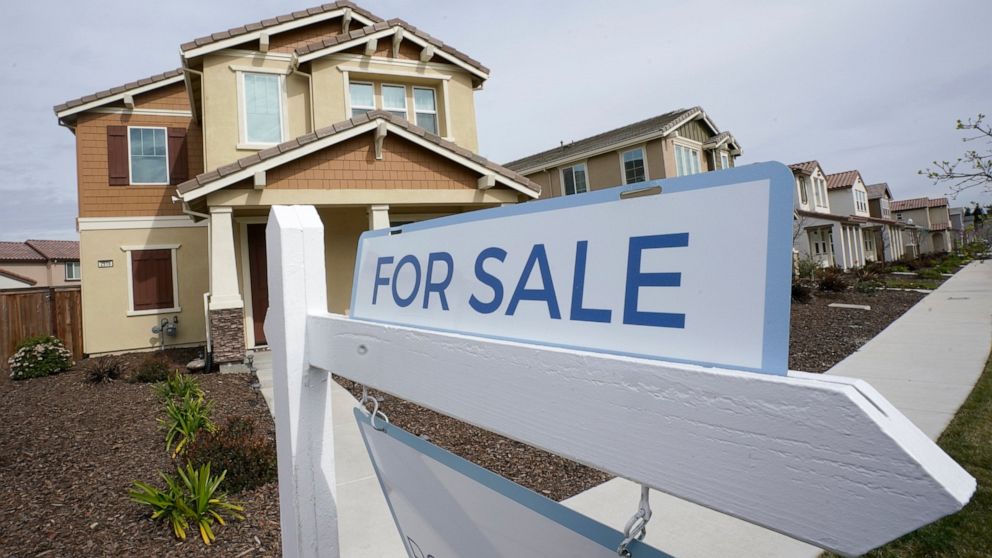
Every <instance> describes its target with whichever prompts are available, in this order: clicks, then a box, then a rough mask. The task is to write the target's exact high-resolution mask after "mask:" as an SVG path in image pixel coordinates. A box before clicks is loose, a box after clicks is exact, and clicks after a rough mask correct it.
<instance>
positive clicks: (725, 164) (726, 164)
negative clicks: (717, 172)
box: [720, 153, 730, 169]
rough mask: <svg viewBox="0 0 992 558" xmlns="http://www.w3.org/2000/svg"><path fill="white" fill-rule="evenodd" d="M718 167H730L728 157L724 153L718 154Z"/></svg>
mask: <svg viewBox="0 0 992 558" xmlns="http://www.w3.org/2000/svg"><path fill="white" fill-rule="evenodd" d="M720 168H723V169H729V168H730V157H729V156H728V155H727V154H726V153H721V154H720Z"/></svg>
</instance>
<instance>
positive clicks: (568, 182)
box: [561, 163, 589, 196]
mask: <svg viewBox="0 0 992 558" xmlns="http://www.w3.org/2000/svg"><path fill="white" fill-rule="evenodd" d="M586 175H587V173H586V164H585V163H579V164H578V165H573V166H571V167H565V168H563V169H561V185H562V188H561V190H562V192H563V193H564V194H565V195H566V196H571V195H572V194H581V193H583V192H588V191H589V186H588V183H587V182H586Z"/></svg>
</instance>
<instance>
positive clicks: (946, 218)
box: [891, 197, 952, 254]
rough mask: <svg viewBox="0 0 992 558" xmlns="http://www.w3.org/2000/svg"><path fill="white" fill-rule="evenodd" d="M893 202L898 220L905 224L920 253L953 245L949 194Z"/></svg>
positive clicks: (893, 208)
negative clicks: (943, 196)
mask: <svg viewBox="0 0 992 558" xmlns="http://www.w3.org/2000/svg"><path fill="white" fill-rule="evenodd" d="M891 206H892V212H893V213H895V215H896V220H897V221H899V222H900V223H902V224H903V225H904V226H905V227H906V229H907V231H906V233H907V234H908V235H909V238H910V239H911V241H912V244H913V246H914V249H915V250H916V252H917V254H930V253H937V252H947V251H948V250H950V249H951V246H952V240H951V231H950V229H951V217H950V214H949V213H948V210H947V208H948V206H947V198H936V199H930V198H925V197H924V198H913V199H910V200H897V201H893V202H892V204H891Z"/></svg>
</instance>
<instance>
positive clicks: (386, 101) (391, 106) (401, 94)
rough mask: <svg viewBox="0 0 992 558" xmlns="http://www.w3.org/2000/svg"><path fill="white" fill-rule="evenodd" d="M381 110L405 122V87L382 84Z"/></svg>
mask: <svg viewBox="0 0 992 558" xmlns="http://www.w3.org/2000/svg"><path fill="white" fill-rule="evenodd" d="M382 110H384V111H387V112H389V113H390V114H394V115H396V116H398V117H400V118H402V119H403V120H406V119H407V115H406V86H403V85H391V84H386V83H384V84H382Z"/></svg>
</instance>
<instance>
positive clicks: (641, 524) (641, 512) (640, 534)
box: [617, 484, 652, 558]
mask: <svg viewBox="0 0 992 558" xmlns="http://www.w3.org/2000/svg"><path fill="white" fill-rule="evenodd" d="M651 513H652V512H651V489H650V488H648V487H647V486H645V485H643V484H642V485H641V501H640V502H639V503H638V505H637V513H635V514H634V516H633V517H631V518H630V520H629V521H627V524H626V525H625V526H624V528H623V541H621V542H620V546H618V547H617V556H623V557H626V558H630V557H631V556H632V554H631V553H630V544H631V543H632V542H634V541H635V540H638V541H643V540H644V537H645V536H646V535H647V534H648V522H649V521H651Z"/></svg>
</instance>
